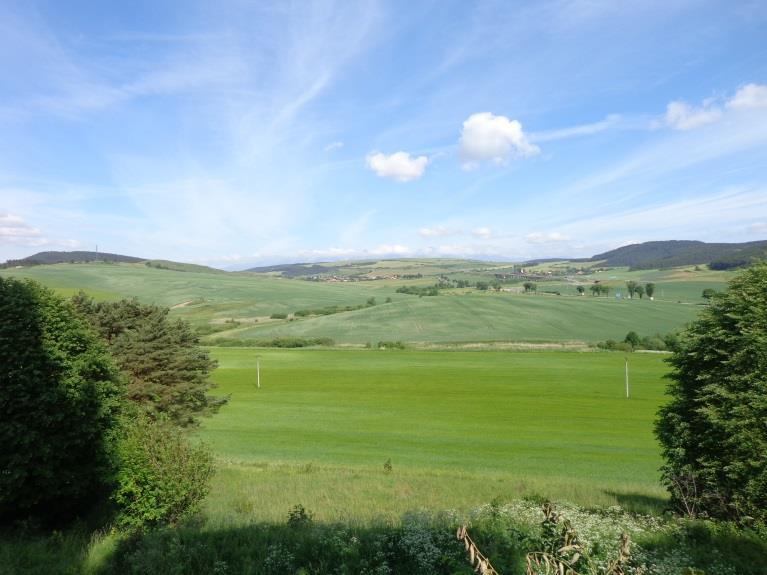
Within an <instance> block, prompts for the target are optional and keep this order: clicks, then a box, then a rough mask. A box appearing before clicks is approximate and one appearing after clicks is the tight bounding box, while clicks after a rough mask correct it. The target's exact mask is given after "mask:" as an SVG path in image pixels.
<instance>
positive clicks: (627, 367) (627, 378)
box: [626, 356, 629, 399]
mask: <svg viewBox="0 0 767 575" xmlns="http://www.w3.org/2000/svg"><path fill="white" fill-rule="evenodd" d="M628 398H629V356H626V399H628Z"/></svg>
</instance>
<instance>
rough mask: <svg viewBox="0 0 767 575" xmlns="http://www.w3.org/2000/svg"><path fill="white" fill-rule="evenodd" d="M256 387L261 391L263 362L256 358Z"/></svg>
mask: <svg viewBox="0 0 767 575" xmlns="http://www.w3.org/2000/svg"><path fill="white" fill-rule="evenodd" d="M256 386H257V387H258V389H261V360H260V359H259V358H256Z"/></svg>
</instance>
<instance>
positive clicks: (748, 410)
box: [655, 264, 767, 524]
mask: <svg viewBox="0 0 767 575" xmlns="http://www.w3.org/2000/svg"><path fill="white" fill-rule="evenodd" d="M669 363H671V365H672V366H673V372H672V373H671V375H670V379H671V380H672V383H671V384H670V385H669V388H668V394H669V395H670V396H671V401H670V402H668V403H667V404H666V405H665V406H664V407H662V408H661V410H660V412H659V419H658V422H657V424H656V429H655V431H656V435H657V436H658V439H659V440H660V442H661V445H662V446H663V455H664V457H665V460H666V463H665V465H664V467H663V469H662V472H663V476H662V477H663V481H664V483H665V484H666V486H667V488H668V489H669V492H670V493H671V496H672V502H673V503H674V505H675V506H676V507H677V509H678V510H679V511H680V512H683V513H685V514H686V515H691V516H696V515H708V516H710V517H717V518H727V519H735V520H738V521H742V522H746V523H752V522H755V523H757V524H758V523H760V522H761V523H767V505H766V504H765V502H767V426H765V421H767V264H760V265H758V266H754V267H753V268H751V269H749V270H748V271H746V272H744V273H743V274H742V275H740V276H739V277H737V278H736V279H734V280H733V281H732V282H731V283H730V286H729V288H728V290H727V291H726V292H724V293H719V294H716V295H714V296H713V298H712V303H711V305H710V306H709V307H707V308H705V309H704V310H703V311H702V312H701V314H700V316H699V318H698V320H697V321H695V322H693V323H692V324H691V325H690V326H689V327H688V329H687V331H686V333H685V334H684V337H683V338H682V340H681V342H680V344H679V349H678V350H677V351H675V352H674V354H673V355H672V356H671V358H670V359H669Z"/></svg>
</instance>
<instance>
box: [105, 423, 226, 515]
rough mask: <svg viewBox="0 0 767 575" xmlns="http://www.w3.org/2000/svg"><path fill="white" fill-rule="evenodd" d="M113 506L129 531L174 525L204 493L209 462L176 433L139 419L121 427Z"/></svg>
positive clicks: (201, 449) (202, 450) (208, 456)
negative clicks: (116, 507)
mask: <svg viewBox="0 0 767 575" xmlns="http://www.w3.org/2000/svg"><path fill="white" fill-rule="evenodd" d="M118 458H119V466H120V469H119V472H118V473H117V487H116V489H115V492H114V494H113V498H114V501H115V502H116V503H117V505H118V506H119V508H120V514H119V517H118V522H119V523H120V525H122V526H125V527H129V528H144V527H153V526H157V525H163V524H174V523H177V522H178V521H179V520H180V519H182V518H183V517H186V516H189V515H191V514H193V513H195V512H196V511H197V510H198V507H199V504H200V502H201V501H202V499H203V498H204V497H205V495H206V494H207V493H208V488H209V482H210V478H211V476H212V475H213V471H214V469H213V458H212V456H211V454H210V453H209V452H208V451H207V450H206V449H205V448H204V447H202V446H200V445H194V444H191V443H190V442H189V441H188V440H187V439H186V438H185V437H184V435H183V434H182V432H181V431H180V430H178V429H177V428H175V427H172V426H171V425H168V424H167V423H163V422H156V421H152V420H150V419H149V418H147V417H145V416H141V415H138V416H137V417H135V418H133V420H132V421H130V422H126V423H125V424H124V426H123V429H122V433H121V437H120V440H119V444H118Z"/></svg>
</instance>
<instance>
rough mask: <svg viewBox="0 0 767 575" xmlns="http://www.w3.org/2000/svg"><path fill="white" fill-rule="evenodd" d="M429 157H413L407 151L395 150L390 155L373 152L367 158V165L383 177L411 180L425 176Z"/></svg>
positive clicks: (400, 180)
mask: <svg viewBox="0 0 767 575" xmlns="http://www.w3.org/2000/svg"><path fill="white" fill-rule="evenodd" d="M428 163H429V158H427V157H426V156H418V157H417V158H413V157H411V156H410V154H408V153H407V152H395V153H393V154H390V155H388V156H387V155H386V154H382V153H381V152H372V153H370V154H368V156H367V158H366V164H367V167H368V168H370V169H371V170H373V171H374V172H375V173H376V174H378V176H380V177H382V178H390V179H392V180H396V181H398V182H411V181H413V180H417V179H418V178H420V177H421V176H423V173H424V170H426V165H427V164H428Z"/></svg>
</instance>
